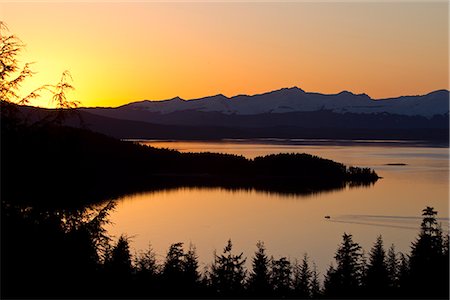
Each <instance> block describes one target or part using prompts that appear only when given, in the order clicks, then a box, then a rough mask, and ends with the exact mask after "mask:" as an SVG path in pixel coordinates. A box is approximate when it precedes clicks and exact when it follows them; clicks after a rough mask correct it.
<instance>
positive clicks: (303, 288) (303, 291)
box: [294, 254, 312, 299]
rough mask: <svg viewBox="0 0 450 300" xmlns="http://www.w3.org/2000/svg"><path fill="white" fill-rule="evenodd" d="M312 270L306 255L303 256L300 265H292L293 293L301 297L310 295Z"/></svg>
mask: <svg viewBox="0 0 450 300" xmlns="http://www.w3.org/2000/svg"><path fill="white" fill-rule="evenodd" d="M311 286H312V271H311V269H310V267H309V263H308V255H307V254H305V255H304V256H303V260H302V262H301V264H300V265H298V264H297V263H296V264H295V266H294V295H295V297H299V298H302V299H305V298H310V297H311Z"/></svg>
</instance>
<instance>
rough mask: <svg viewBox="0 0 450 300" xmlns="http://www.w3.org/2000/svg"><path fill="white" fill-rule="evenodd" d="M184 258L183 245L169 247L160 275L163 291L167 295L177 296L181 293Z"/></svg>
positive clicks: (176, 244) (175, 244)
mask: <svg viewBox="0 0 450 300" xmlns="http://www.w3.org/2000/svg"><path fill="white" fill-rule="evenodd" d="M184 256H185V254H184V250H183V243H174V244H172V245H170V247H169V250H168V251H167V254H166V259H165V261H164V265H163V269H162V274H161V278H162V281H163V282H162V283H163V289H164V290H165V292H166V293H168V294H171V295H172V294H175V295H179V294H180V293H181V292H182V286H183V279H184V278H183V275H184V274H183V269H184Z"/></svg>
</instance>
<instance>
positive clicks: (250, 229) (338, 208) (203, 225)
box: [108, 142, 449, 274]
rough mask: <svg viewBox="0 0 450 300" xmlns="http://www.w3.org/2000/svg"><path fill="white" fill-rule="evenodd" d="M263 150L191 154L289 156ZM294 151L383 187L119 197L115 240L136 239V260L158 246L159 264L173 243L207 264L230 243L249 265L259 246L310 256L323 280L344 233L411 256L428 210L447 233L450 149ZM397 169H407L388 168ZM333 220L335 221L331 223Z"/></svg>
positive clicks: (224, 189)
mask: <svg viewBox="0 0 450 300" xmlns="http://www.w3.org/2000/svg"><path fill="white" fill-rule="evenodd" d="M174 145H175V146H176V145H178V143H174ZM167 146H170V145H168V144H167ZM172 146H173V145H172ZM259 146H261V145H255V147H254V148H252V145H248V144H239V145H235V144H232V143H228V144H227V145H223V144H220V143H213V144H212V145H210V147H209V148H208V143H203V142H202V143H198V144H195V143H189V144H188V145H186V144H183V147H186V148H185V149H186V151H192V150H193V149H199V150H200V148H201V150H203V151H215V150H216V149H217V148H219V147H222V148H221V149H225V148H227V149H228V150H226V151H221V152H227V153H232V154H244V155H245V156H247V157H255V156H258V155H265V154H269V153H279V152H286V148H287V147H285V146H284V145H283V146H282V147H278V145H269V144H267V145H262V146H261V147H259ZM262 147H264V149H263V148H262ZM175 148H177V147H175ZM289 149H290V151H289V152H306V153H311V154H314V155H318V156H321V157H325V158H329V159H333V160H335V161H339V162H342V163H345V164H347V165H356V166H361V167H371V168H374V169H375V170H376V171H377V173H378V174H380V176H382V177H383V179H381V180H379V181H378V182H377V183H376V184H375V185H371V186H369V187H363V186H357V187H354V186H351V185H350V184H349V185H345V186H341V187H338V188H334V189H329V190H326V191H321V192H311V191H309V193H298V192H296V193H290V192H286V191H280V192H279V191H278V190H277V189H273V188H270V189H264V188H255V187H230V186H226V185H223V184H222V183H221V182H218V184H217V185H213V186H208V187H206V188H202V187H200V185H197V186H196V185H189V186H187V185H174V186H172V187H170V188H167V187H166V188H164V189H159V190H153V191H148V192H143V193H135V194H132V195H124V196H122V197H118V198H117V200H118V202H117V208H116V210H115V212H113V213H112V214H111V221H112V222H113V223H114V225H110V226H109V227H108V230H109V232H110V233H111V234H113V235H115V236H119V235H120V234H121V233H127V234H129V235H133V236H134V237H133V239H132V241H131V242H132V243H131V246H132V248H133V249H136V250H139V249H146V247H147V246H148V243H149V242H151V243H152V245H153V248H154V249H155V251H156V252H157V253H158V254H160V255H164V254H165V253H166V251H167V249H168V247H169V246H170V244H172V243H174V242H178V241H180V242H185V243H186V244H189V243H190V242H192V243H193V244H195V245H196V247H197V250H198V254H199V258H200V261H201V262H202V263H207V262H210V261H211V259H212V253H213V251H214V250H215V249H216V250H220V249H221V248H222V247H223V244H224V243H225V242H226V241H227V240H228V239H229V238H232V240H233V243H234V244H235V246H236V249H242V251H244V254H245V255H246V256H247V257H250V256H251V255H252V254H253V252H254V250H255V244H256V242H257V241H258V240H261V241H264V242H265V243H266V246H267V248H268V252H270V253H272V254H273V255H274V256H275V257H279V256H288V257H301V256H302V254H303V253H304V252H307V253H308V254H310V256H311V258H312V259H313V260H315V261H316V263H317V265H318V267H319V270H320V272H321V273H322V274H323V272H324V271H325V270H326V268H327V266H328V265H329V263H330V262H331V260H332V257H333V255H334V251H335V250H336V247H337V245H338V244H339V243H340V240H341V236H342V234H343V233H344V232H347V233H351V234H353V236H354V239H355V241H357V242H358V243H360V244H361V245H362V246H363V247H364V248H365V249H370V247H371V246H372V244H373V242H374V241H375V239H376V237H377V236H378V235H379V234H381V235H383V239H384V241H385V245H390V244H392V243H394V244H395V245H396V248H397V250H398V251H403V252H408V251H409V249H410V245H411V241H413V240H414V239H415V237H416V236H417V233H418V230H419V227H420V219H421V218H420V213H421V211H422V209H423V208H424V207H425V206H433V207H434V208H435V209H436V210H437V211H438V212H439V217H441V218H444V219H440V222H441V223H442V227H443V229H444V231H445V230H448V207H449V205H448V187H449V186H448V149H446V148H426V147H385V146H361V147H357V146H352V147H345V146H336V147H330V146H326V147H325V146H317V145H313V146H301V147H296V146H290V147H289ZM400 153H401V154H408V155H400ZM414 153H416V154H417V155H414ZM390 162H402V163H406V164H407V165H406V166H388V165H385V164H386V163H390ZM286 199H289V200H291V201H286ZM299 200H301V201H299ZM327 215H330V216H331V218H330V219H325V218H324V216H327ZM446 218H447V219H446ZM446 220H447V221H446ZM202 266H204V264H203V265H202Z"/></svg>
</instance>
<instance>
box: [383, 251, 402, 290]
mask: <svg viewBox="0 0 450 300" xmlns="http://www.w3.org/2000/svg"><path fill="white" fill-rule="evenodd" d="M386 270H387V275H388V286H389V292H388V295H390V296H392V295H395V293H396V292H397V291H396V290H397V289H398V287H399V282H398V281H399V259H398V257H397V253H395V246H394V244H392V245H391V247H389V250H388V253H387V256H386Z"/></svg>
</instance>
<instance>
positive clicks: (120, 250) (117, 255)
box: [106, 235, 132, 277]
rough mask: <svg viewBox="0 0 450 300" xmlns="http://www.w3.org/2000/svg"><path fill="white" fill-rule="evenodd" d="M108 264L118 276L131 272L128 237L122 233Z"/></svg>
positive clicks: (110, 269) (111, 270) (108, 259)
mask: <svg viewBox="0 0 450 300" xmlns="http://www.w3.org/2000/svg"><path fill="white" fill-rule="evenodd" d="M106 265H107V267H108V269H109V271H110V272H111V273H112V274H114V275H115V276H118V277H124V276H127V275H129V274H131V270H132V265H131V253H130V245H129V242H128V237H126V236H124V235H121V236H120V237H119V239H118V240H117V243H116V245H115V246H114V247H113V248H112V250H111V252H110V256H109V257H108V258H107V261H106Z"/></svg>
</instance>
